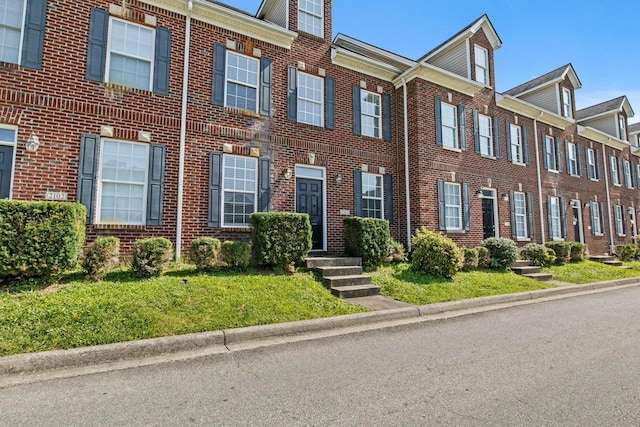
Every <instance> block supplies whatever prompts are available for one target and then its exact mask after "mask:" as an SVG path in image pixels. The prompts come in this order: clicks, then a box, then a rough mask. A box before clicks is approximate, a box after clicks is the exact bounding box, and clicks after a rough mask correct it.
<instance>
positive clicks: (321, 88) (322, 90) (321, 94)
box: [296, 72, 325, 127]
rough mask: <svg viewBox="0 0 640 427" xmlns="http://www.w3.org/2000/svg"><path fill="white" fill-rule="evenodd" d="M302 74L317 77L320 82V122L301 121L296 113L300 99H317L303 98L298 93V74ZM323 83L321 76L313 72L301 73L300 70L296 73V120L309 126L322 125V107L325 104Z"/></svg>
mask: <svg viewBox="0 0 640 427" xmlns="http://www.w3.org/2000/svg"><path fill="white" fill-rule="evenodd" d="M303 74H304V75H305V76H307V77H308V78H311V79H317V80H319V81H320V83H321V84H320V124H315V123H309V122H303V121H301V120H300V117H299V115H298V111H299V108H300V100H303V101H305V102H311V103H317V101H316V100H314V99H310V98H303V97H302V96H301V95H300V76H301V75H303ZM324 83H325V82H324V78H322V77H318V76H314V75H313V74H309V73H301V72H298V73H296V87H297V88H298V90H297V91H296V92H297V102H296V122H298V123H303V124H307V125H310V126H318V127H324V109H325V105H324V91H325V89H324Z"/></svg>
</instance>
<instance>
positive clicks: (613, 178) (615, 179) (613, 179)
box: [609, 156, 621, 185]
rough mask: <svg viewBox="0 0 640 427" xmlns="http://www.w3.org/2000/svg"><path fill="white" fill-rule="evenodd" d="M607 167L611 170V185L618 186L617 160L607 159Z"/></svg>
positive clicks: (615, 158) (611, 157)
mask: <svg viewBox="0 0 640 427" xmlns="http://www.w3.org/2000/svg"><path fill="white" fill-rule="evenodd" d="M609 167H610V168H611V183H612V184H613V185H621V184H620V173H619V171H618V158H617V157H614V156H610V157H609Z"/></svg>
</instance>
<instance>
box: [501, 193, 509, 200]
mask: <svg viewBox="0 0 640 427" xmlns="http://www.w3.org/2000/svg"><path fill="white" fill-rule="evenodd" d="M502 200H504V201H505V202H508V201H509V195H508V194H507V193H504V194H503V195H502Z"/></svg>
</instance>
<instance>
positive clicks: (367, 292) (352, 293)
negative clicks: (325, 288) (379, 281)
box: [331, 286, 380, 299]
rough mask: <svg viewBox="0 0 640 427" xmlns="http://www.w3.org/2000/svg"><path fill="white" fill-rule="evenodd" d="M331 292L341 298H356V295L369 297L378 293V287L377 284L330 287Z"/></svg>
mask: <svg viewBox="0 0 640 427" xmlns="http://www.w3.org/2000/svg"><path fill="white" fill-rule="evenodd" d="M331 293H332V294H333V295H334V296H337V297H338V298H341V299H346V298H358V297H370V296H374V295H380V288H379V287H377V286H370V287H367V288H360V289H349V288H346V289H345V288H332V289H331Z"/></svg>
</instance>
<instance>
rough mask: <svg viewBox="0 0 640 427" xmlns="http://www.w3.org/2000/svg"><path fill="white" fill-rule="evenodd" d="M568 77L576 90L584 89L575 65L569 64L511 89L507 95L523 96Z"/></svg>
mask: <svg viewBox="0 0 640 427" xmlns="http://www.w3.org/2000/svg"><path fill="white" fill-rule="evenodd" d="M567 76H568V77H569V80H571V84H572V85H573V88H574V89H580V88H581V87H582V83H581V82H580V79H579V78H578V75H577V74H576V72H575V70H574V68H573V65H571V64H570V63H569V64H566V65H563V66H562V67H560V68H556V69H555V70H553V71H549V72H548V73H546V74H543V75H542V76H540V77H536V78H535V79H533V80H529V81H528V82H525V83H522V84H521V85H518V86H516V87H514V88H512V89H509V90H508V91H506V92H505V94H507V95H511V96H518V95H523V94H525V93H527V92H531V91H532V90H534V89H539V88H542V87H545V86H549V85H551V84H555V83H557V82H560V81H562V80H563V79H564V78H565V77H567Z"/></svg>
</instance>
